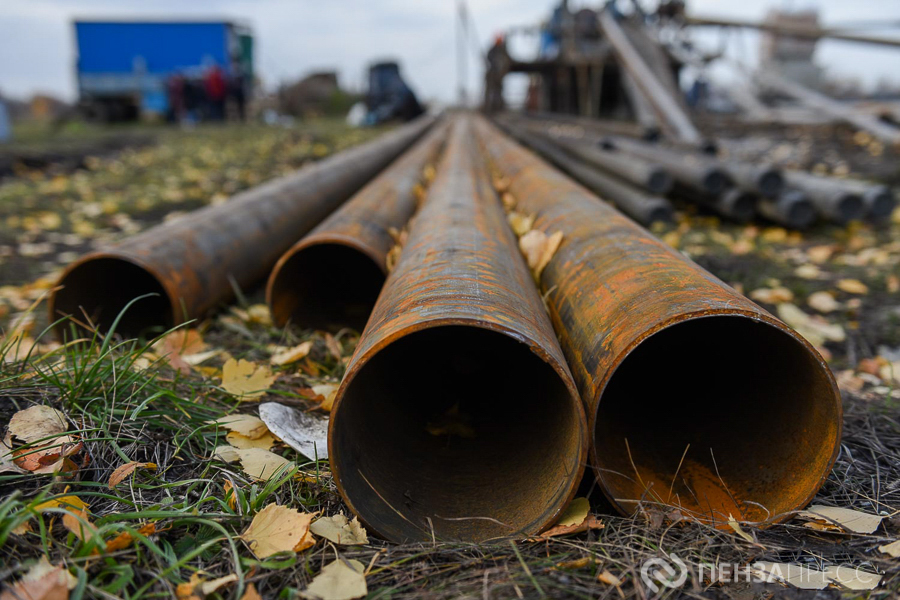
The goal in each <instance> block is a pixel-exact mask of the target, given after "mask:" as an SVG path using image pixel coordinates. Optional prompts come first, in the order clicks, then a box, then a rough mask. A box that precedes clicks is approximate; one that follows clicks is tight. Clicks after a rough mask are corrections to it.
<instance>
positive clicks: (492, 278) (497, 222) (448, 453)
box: [328, 116, 587, 542]
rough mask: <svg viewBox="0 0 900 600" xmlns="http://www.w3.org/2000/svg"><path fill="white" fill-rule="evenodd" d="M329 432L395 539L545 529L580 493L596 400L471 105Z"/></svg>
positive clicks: (360, 500) (354, 362) (339, 464)
mask: <svg viewBox="0 0 900 600" xmlns="http://www.w3.org/2000/svg"><path fill="white" fill-rule="evenodd" d="M328 442H329V446H328V450H329V456H330V457H331V469H332V472H333V473H334V477H335V481H336V483H337V486H338V489H339V490H340V492H341V494H342V496H343V497H344V499H345V500H346V502H347V504H348V505H349V506H350V508H351V509H352V510H353V512H354V513H355V514H357V515H358V516H359V517H360V518H361V519H362V520H363V521H364V522H365V523H366V524H367V526H369V527H370V528H371V529H372V530H374V531H376V532H377V533H378V534H380V535H381V536H382V537H385V538H387V539H389V540H393V541H398V542H400V541H430V540H431V539H433V538H436V539H441V540H463V541H484V540H488V539H495V538H501V537H508V536H520V535H529V534H533V533H536V532H538V531H540V530H541V529H543V528H545V527H547V526H549V525H550V524H552V523H553V522H554V521H555V520H556V519H557V518H558V516H559V515H560V513H561V511H562V510H563V509H564V508H565V506H566V505H567V504H568V502H569V501H570V500H571V498H572V496H573V495H574V493H575V490H576V486H577V484H578V483H579V481H580V479H581V476H582V474H583V471H584V465H585V462H586V458H587V425H586V421H585V416H584V409H583V407H582V403H581V400H580V399H579V397H578V392H577V390H576V388H575V384H574V381H573V380H572V377H571V373H570V372H569V369H568V367H567V366H566V363H565V359H564V358H563V354H562V351H561V349H560V347H559V344H558V342H557V340H556V338H555V335H554V332H553V327H552V325H551V323H550V319H549V317H548V316H547V313H546V311H545V309H544V307H543V305H542V303H541V299H540V297H539V296H538V293H537V289H536V288H535V286H534V282H533V280H532V276H531V273H530V272H529V271H528V268H527V267H526V265H525V263H524V260H523V259H522V257H521V255H520V254H519V252H518V249H517V247H516V240H515V237H514V236H513V233H512V231H511V230H510V228H509V226H508V225H507V223H506V218H505V215H504V213H503V210H502V208H501V206H500V202H499V200H498V198H497V196H496V194H495V193H494V190H493V189H492V187H491V184H490V179H489V177H488V174H487V172H486V171H485V170H484V162H483V161H482V160H480V159H479V157H478V153H477V150H476V148H475V146H474V140H473V139H472V132H471V126H470V117H467V116H460V117H457V118H456V120H455V121H454V122H453V126H452V131H451V134H450V139H449V140H448V143H447V148H446V150H445V152H444V155H443V157H442V159H441V162H440V164H439V165H438V169H437V177H436V178H435V180H434V182H433V183H432V186H431V188H430V189H429V192H428V197H427V199H426V201H425V203H424V205H423V207H422V209H421V210H420V211H419V213H418V214H417V215H416V218H415V221H414V223H413V225H412V228H411V230H410V234H409V238H408V240H407V242H406V244H405V246H404V248H403V253H402V254H401V256H400V259H399V262H398V263H397V266H396V267H395V268H394V270H393V271H392V272H391V274H390V275H389V276H388V279H387V281H386V283H385V286H384V289H383V290H382V293H381V296H380V297H379V298H378V302H377V303H376V305H375V309H374V311H373V313H372V316H371V318H370V319H369V323H368V325H367V326H366V330H365V332H364V333H363V335H362V337H361V338H360V342H359V345H358V347H357V349H356V352H355V353H354V355H353V357H352V359H351V361H350V364H349V365H348V369H347V374H346V375H345V377H344V380H343V381H342V383H341V387H340V389H339V391H338V394H337V397H336V399H335V403H334V406H333V408H332V412H331V424H330V429H329V440H328Z"/></svg>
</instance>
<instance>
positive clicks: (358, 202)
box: [266, 125, 447, 331]
mask: <svg viewBox="0 0 900 600" xmlns="http://www.w3.org/2000/svg"><path fill="white" fill-rule="evenodd" d="M446 134H447V128H446V126H443V125H438V126H435V127H434V128H433V129H432V130H431V131H430V132H429V133H428V134H426V135H425V137H424V138H423V139H421V140H419V141H418V142H417V143H416V145H415V146H414V147H413V148H411V149H410V150H408V151H407V152H406V153H405V154H403V155H401V156H400V158H398V159H397V160H396V161H394V163H392V164H391V165H390V166H388V168H387V169H385V170H384V172H382V173H381V174H380V175H378V176H377V177H376V178H375V179H373V180H372V181H370V182H369V183H368V184H366V186H365V187H364V188H363V189H361V190H360V191H359V192H357V193H356V194H355V195H354V196H353V197H352V198H351V199H350V200H348V201H347V202H346V203H345V204H344V205H343V206H341V208H339V209H338V210H337V211H335V212H334V213H332V214H331V216H329V217H328V218H327V219H325V220H324V221H323V222H322V223H320V224H319V225H318V226H317V227H316V228H315V229H313V230H312V231H311V232H310V233H309V234H307V235H306V237H304V238H303V239H302V240H300V241H299V242H297V243H296V244H294V246H293V247H292V248H291V249H290V250H288V251H287V252H285V253H284V255H283V256H282V257H281V258H280V259H278V262H277V263H276V264H275V268H274V269H272V274H271V275H270V276H269V281H268V284H267V286H266V300H267V302H268V304H269V308H270V309H271V313H272V319H273V320H274V322H275V324H276V325H279V326H283V325H284V324H285V323H287V322H288V320H293V321H294V322H296V323H300V324H301V325H302V326H304V327H310V328H314V329H334V328H338V329H340V328H341V327H345V326H346V327H352V328H354V329H356V330H358V331H362V329H363V327H365V325H366V321H367V320H368V318H369V314H370V313H371V312H372V307H373V306H375V300H376V299H377V298H378V293H379V292H380V291H381V287H382V285H384V279H385V276H386V275H387V263H386V260H387V254H388V252H389V251H390V249H391V248H392V247H393V245H394V237H393V235H392V230H393V231H394V232H395V233H396V232H398V231H399V230H401V229H402V228H403V227H404V226H405V225H406V223H407V222H408V221H409V219H410V217H412V215H413V213H414V212H415V210H416V207H417V205H418V197H417V194H421V193H422V191H423V188H422V187H421V186H420V184H421V182H422V181H423V172H424V170H425V168H426V166H428V165H429V164H431V163H432V162H433V161H434V160H435V159H436V158H437V156H438V153H439V152H440V149H441V146H442V145H443V143H444V141H445V139H446Z"/></svg>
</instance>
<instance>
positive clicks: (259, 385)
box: [222, 358, 278, 400]
mask: <svg viewBox="0 0 900 600" xmlns="http://www.w3.org/2000/svg"><path fill="white" fill-rule="evenodd" d="M277 378H278V375H277V374H276V375H273V374H272V371H270V370H269V368H268V367H266V366H265V365H257V364H256V363H254V362H252V361H249V360H244V359H243V358H242V359H241V360H240V361H237V360H235V359H233V358H230V359H228V361H227V362H226V363H225V365H224V366H223V367H222V389H224V390H225V391H226V392H228V393H229V394H231V395H233V396H237V397H238V398H240V399H241V400H252V399H253V398H259V397H260V396H262V395H263V394H265V393H266V390H267V389H268V388H269V387H270V386H271V385H272V382H274V381H275V380H276V379H277Z"/></svg>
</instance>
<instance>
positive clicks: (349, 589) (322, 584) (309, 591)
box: [300, 558, 369, 600]
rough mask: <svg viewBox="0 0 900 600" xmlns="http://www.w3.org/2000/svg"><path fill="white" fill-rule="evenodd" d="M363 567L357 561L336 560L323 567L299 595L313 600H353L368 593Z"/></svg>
mask: <svg viewBox="0 0 900 600" xmlns="http://www.w3.org/2000/svg"><path fill="white" fill-rule="evenodd" d="M365 569H366V567H365V565H363V564H362V563H361V562H359V561H358V560H352V559H349V560H347V559H342V558H338V559H337V560H336V561H334V562H332V563H330V564H328V565H325V567H323V568H322V572H321V573H319V574H318V575H316V576H315V577H314V578H313V580H312V582H310V584H309V587H307V588H306V590H304V591H303V592H300V595H301V596H303V597H304V598H311V599H315V600H353V599H354V598H362V597H363V596H365V595H366V594H368V593H369V590H368V587H367V586H366V576H365V575H364V572H365Z"/></svg>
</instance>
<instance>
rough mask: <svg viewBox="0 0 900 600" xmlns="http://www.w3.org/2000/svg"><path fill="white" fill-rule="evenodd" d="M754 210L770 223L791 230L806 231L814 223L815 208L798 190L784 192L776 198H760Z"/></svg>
mask: <svg viewBox="0 0 900 600" xmlns="http://www.w3.org/2000/svg"><path fill="white" fill-rule="evenodd" d="M756 210H757V212H759V214H761V215H762V216H763V217H765V218H767V219H769V220H770V221H773V222H775V223H778V224H779V225H784V226H785V227H790V228H791V229H806V228H807V227H809V226H810V225H812V224H813V223H815V222H816V207H815V206H813V203H812V202H810V201H809V199H807V197H806V194H804V193H803V192H801V191H800V190H785V191H783V192H782V193H781V194H780V195H779V196H778V197H777V198H762V199H761V200H760V201H759V204H757V205H756Z"/></svg>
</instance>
